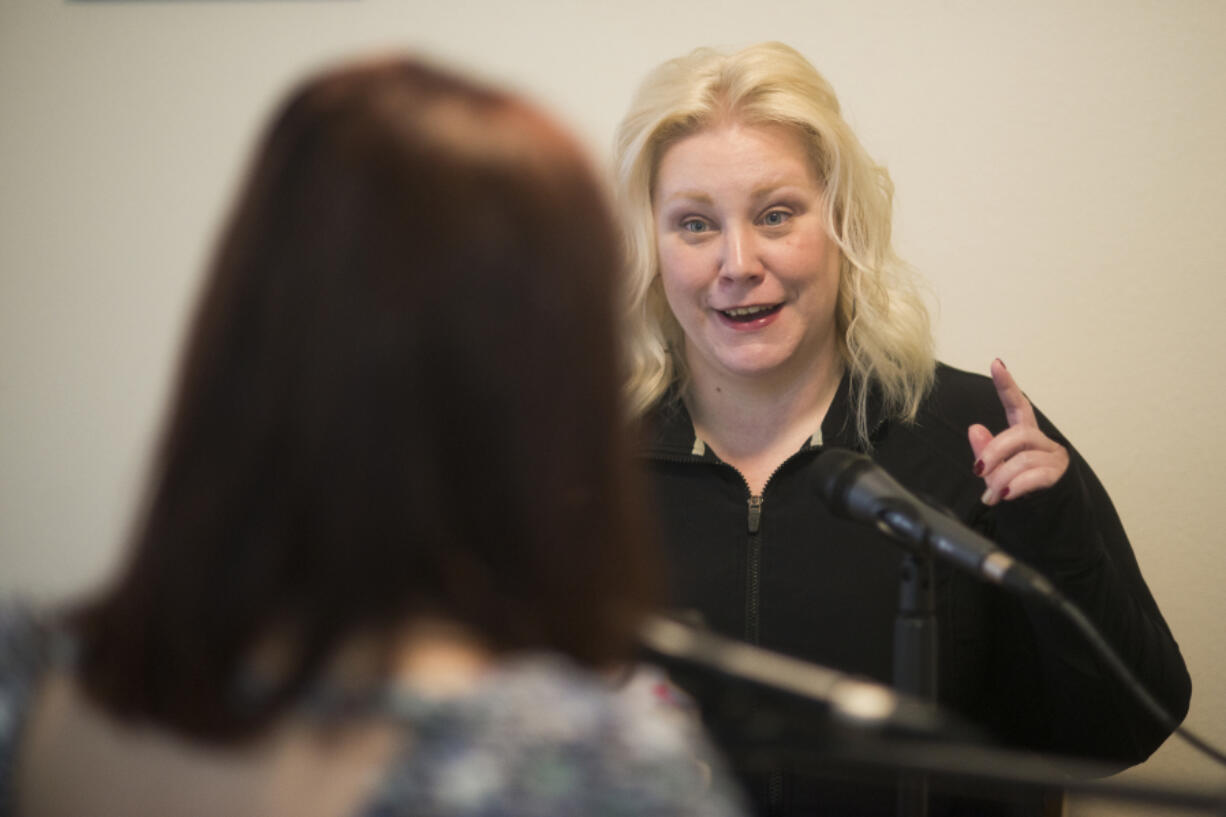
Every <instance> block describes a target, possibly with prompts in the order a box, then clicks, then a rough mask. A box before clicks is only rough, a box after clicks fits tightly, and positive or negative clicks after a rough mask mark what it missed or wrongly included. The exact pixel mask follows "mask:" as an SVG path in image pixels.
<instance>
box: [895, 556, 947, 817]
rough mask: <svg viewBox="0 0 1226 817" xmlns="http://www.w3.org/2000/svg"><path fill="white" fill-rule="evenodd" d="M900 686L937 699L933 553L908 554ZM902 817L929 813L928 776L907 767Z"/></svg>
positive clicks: (901, 787) (899, 639)
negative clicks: (930, 554) (931, 554)
mask: <svg viewBox="0 0 1226 817" xmlns="http://www.w3.org/2000/svg"><path fill="white" fill-rule="evenodd" d="M894 688H895V689H897V690H898V691H899V692H901V693H904V694H907V695H911V696H913V697H915V698H917V699H919V700H921V701H925V702H927V703H929V704H930V705H931V706H932V707H933V709H934V711H935V708H936V700H937V619H936V603H935V597H934V594H933V578H932V557H931V556H929V555H928V554H927V553H924V554H916V553H915V552H908V553H907V554H906V556H905V557H904V558H903V561H902V566H901V569H900V571H899V586H898V616H897V618H896V619H895V620H894ZM898 817H928V775H927V774H925V773H924V772H922V771H903V772H901V773H900V774H899V779H898Z"/></svg>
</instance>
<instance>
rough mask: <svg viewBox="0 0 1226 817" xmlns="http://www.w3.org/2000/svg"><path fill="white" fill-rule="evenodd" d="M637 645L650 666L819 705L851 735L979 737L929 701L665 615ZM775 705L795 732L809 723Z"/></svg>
mask: <svg viewBox="0 0 1226 817" xmlns="http://www.w3.org/2000/svg"><path fill="white" fill-rule="evenodd" d="M639 644H640V646H641V647H642V648H643V649H644V650H645V651H646V653H647V656H648V657H649V658H650V660H651V661H652V662H653V663H656V664H659V665H660V666H662V667H663V668H664V669H666V670H668V671H670V673H671V672H672V671H673V670H674V669H676V668H678V667H685V668H690V669H693V670H699V671H701V672H704V673H710V674H714V675H715V676H717V677H719V678H722V679H725V681H732V682H744V683H748V684H752V685H754V686H756V687H758V688H760V689H763V690H767V691H773V692H776V693H783V694H786V695H789V696H792V698H794V699H795V700H797V701H802V702H806V703H807V704H809V705H810V706H812V705H818V706H820V707H823V708H824V709H825V711H826V713H827V714H828V715H829V716H830V717H831V718H832V719H833V722H834V723H836V724H839V725H842V726H845V727H851V728H853V729H855V730H866V731H883V732H893V733H896V734H899V735H904V734H905V735H911V736H924V737H929V738H937V737H941V738H960V739H964V740H971V739H978V738H979V734H978V731H977V730H975V729H974V728H972V727H971V726H969V725H968V724H966V723H965V722H963V721H961V720H960V719H959V718H957V717H955V716H954V715H952V714H951V713H949V712H946V711H943V710H938V709H937V708H936V707H934V706H932V704H931V703H930V702H929V701H925V700H923V699H920V698H916V697H913V696H910V695H905V694H902V693H899V692H896V691H895V690H893V689H891V688H890V687H888V686H885V685H883V684H879V683H876V682H875V681H871V680H869V679H867V678H862V677H858V676H855V675H849V674H847V673H844V672H839V671H837V670H833V669H829V668H827V667H824V666H821V665H819V664H811V663H809V662H806V661H802V660H800V659H798V658H792V657H791V656H788V655H784V654H783V653H779V652H774V651H771V650H766V649H763V648H761V647H757V646H754V645H752V644H747V643H745V642H743V641H737V640H734V639H730V638H725V637H723V636H720V635H716V634H715V633H713V632H711V631H709V630H705V629H701V628H698V627H692V626H690V625H688V624H683V623H682V622H680V621H676V620H674V619H671V618H667V617H664V616H651V617H649V619H648V620H647V622H646V623H645V624H644V626H643V627H642V629H641V630H640V632H639ZM769 706H770V705H769V704H768V703H767V701H766V700H759V701H758V706H757V709H758V710H761V709H763V708H769ZM776 706H777V707H779V708H777V709H776V711H777V712H780V713H784V714H783V717H781V718H780V719H779V720H780V721H781V722H784V723H788V724H791V725H792V726H793V727H794V726H796V725H798V724H801V723H805V722H809V721H811V720H812V718H811V714H812V713H811V712H807V711H802V710H792V711H789V710H788V709H787V708H786V707H782V706H781V705H779V704H777V705H776ZM755 714H757V713H755ZM754 731H755V732H760V731H761V730H754Z"/></svg>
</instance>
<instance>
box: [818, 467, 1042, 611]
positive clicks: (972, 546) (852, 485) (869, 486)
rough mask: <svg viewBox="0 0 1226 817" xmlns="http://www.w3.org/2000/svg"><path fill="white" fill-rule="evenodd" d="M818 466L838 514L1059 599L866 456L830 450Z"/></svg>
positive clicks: (825, 494) (998, 580)
mask: <svg viewBox="0 0 1226 817" xmlns="http://www.w3.org/2000/svg"><path fill="white" fill-rule="evenodd" d="M814 468H815V469H816V478H817V488H818V492H819V494H820V495H821V497H822V500H823V501H824V502H825V503H826V506H827V507H828V508H829V509H830V510H831V511H832V512H833V513H835V514H836V515H838V516H841V517H843V518H845V519H851V520H853V521H856V522H863V523H866V524H869V525H873V526H875V527H877V528H878V529H879V530H881V531H882V532H883V533H885V534H886V535H888V536H890V537H891V538H893V539H895V540H897V541H898V542H900V543H902V544H903V545H904V546H906V547H907V548H909V549H910V550H912V551H913V552H915V553H918V554H920V555H923V554H927V553H934V554H936V555H937V556H939V557H940V558H942V559H945V560H946V561H949V562H951V563H953V564H954V565H955V566H957V567H960V568H962V569H963V570H966V571H969V572H970V573H973V574H975V575H977V576H979V577H981V578H983V579H986V580H987V581H990V582H992V583H994V584H999V585H1003V586H1005V587H1008V588H1011V589H1013V590H1016V591H1019V592H1021V593H1025V594H1032V595H1038V596H1042V597H1044V598H1046V599H1049V600H1050V599H1052V598H1054V597H1057V596H1058V594H1057V592H1056V589H1055V587H1053V586H1052V584H1051V582H1049V581H1048V580H1047V579H1046V578H1045V577H1044V576H1043V575H1042V574H1041V573H1039V572H1038V571H1037V570H1034V569H1033V568H1031V567H1030V566H1028V565H1026V564H1023V563H1022V562H1019V561H1017V560H1016V559H1014V558H1013V557H1012V556H1010V555H1009V554H1007V553H1005V552H1004V551H1003V550H1001V549H1000V548H999V547H997V546H996V544H995V543H994V542H993V541H992V540H990V539H988V538H987V537H985V536H983V535H982V534H979V533H977V532H976V531H974V530H972V529H971V528H969V527H967V526H966V525H964V524H963V523H962V522H960V521H959V520H957V519H955V518H954V517H952V516H950V515H949V514H946V513H943V512H941V511H938V510H937V509H936V508H933V507H931V506H930V505H928V504H926V503H925V502H923V501H922V500H920V499H919V497H917V496H915V495H914V494H912V493H911V492H910V491H908V490H907V489H906V488H904V487H903V486H902V485H900V484H899V483H898V482H897V481H896V480H895V479H894V478H893V477H891V476H890V475H889V474H888V473H887V472H886V471H885V469H883V468H882V467H881V466H879V465H877V464H876V463H875V462H873V461H872V460H871V459H869V458H868V457H866V456H864V455H863V454H857V453H855V452H854V451H848V450H846V449H841V448H831V449H828V450H826V451H824V452H822V453H821V454H820V455H818V458H817V461H816V462H815V463H814Z"/></svg>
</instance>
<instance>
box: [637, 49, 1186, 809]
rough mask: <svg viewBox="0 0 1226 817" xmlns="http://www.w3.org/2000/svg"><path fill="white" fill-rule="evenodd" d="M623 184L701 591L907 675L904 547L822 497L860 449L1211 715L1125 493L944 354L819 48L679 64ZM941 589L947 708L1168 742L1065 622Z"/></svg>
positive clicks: (642, 365)
mask: <svg viewBox="0 0 1226 817" xmlns="http://www.w3.org/2000/svg"><path fill="white" fill-rule="evenodd" d="M616 173H617V179H618V186H619V193H620V198H621V207H622V217H623V219H624V230H625V234H626V238H627V242H626V243H627V247H628V259H629V260H628V264H629V284H630V311H629V320H630V334H629V355H630V360H631V372H630V378H629V381H628V399H629V401H630V404H631V406H632V408H633V410H634V412H635V413H636V415H638V416H641V417H642V418H643V420H644V424H645V427H646V429H647V433H648V442H647V445H646V449H645V452H644V457H645V460H646V463H647V467H648V470H649V472H650V475H651V477H652V480H653V490H654V495H655V500H656V504H657V507H658V510H659V517H660V524H661V528H662V531H663V533H664V538H665V541H666V543H667V546H668V552H669V556H670V558H671V573H670V575H671V580H672V585H673V586H672V594H673V595H672V602H673V604H674V605H675V606H677V607H678V608H682V609H685V610H689V611H691V612H696V613H697V614H698V615H699V616H701V618H702V619H703V620H704V621H705V622H706V624H707V625H708V626H710V627H711V628H713V629H715V630H717V631H719V632H721V633H723V634H726V635H731V636H735V637H738V638H743V639H746V640H748V641H751V642H754V643H757V644H761V645H762V646H765V647H768V648H771V649H775V650H779V651H782V652H785V653H788V654H791V655H795V656H798V657H801V658H804V659H807V660H810V661H814V662H818V663H821V664H826V665H830V666H833V667H836V668H839V669H843V670H848V671H852V672H857V673H863V674H866V675H869V676H872V677H875V678H878V679H880V680H885V681H888V680H889V679H890V677H891V661H892V659H891V650H892V632H893V627H894V620H895V613H896V609H897V594H898V587H899V582H898V569H899V561H900V555H899V553H898V551H897V550H895V549H894V548H893V547H892V546H891V545H890V544H888V543H887V542H886V541H885V540H884V539H883V538H882V537H881V536H880V535H879V534H877V533H876V532H875V531H872V530H870V529H867V528H864V527H860V526H853V525H852V524H850V523H846V522H843V521H841V520H838V519H836V518H834V517H833V516H832V515H831V514H830V512H829V511H828V510H827V509H826V508H824V507H823V505H822V503H821V501H820V500H819V499H818V496H817V493H816V491H815V490H814V489H813V487H812V484H811V479H812V476H811V472H812V465H813V462H814V460H815V459H816V458H817V456H818V454H819V453H820V452H821V451H822V450H823V449H824V448H827V447H832V446H837V447H845V448H852V449H856V450H859V451H862V452H866V453H868V454H870V455H871V456H872V457H873V458H874V459H875V460H876V461H877V463H878V464H880V465H881V466H883V467H884V468H885V469H886V470H887V471H889V472H891V473H892V474H893V475H894V476H895V477H896V478H897V479H899V480H900V481H901V482H902V483H904V484H905V485H906V486H908V487H910V488H911V489H913V490H915V491H918V492H921V493H923V494H926V495H927V496H928V497H930V498H932V499H933V500H934V501H936V502H938V503H940V504H942V505H944V506H946V507H947V508H949V509H950V510H951V511H952V512H953V513H954V514H956V515H957V516H958V517H959V518H961V519H962V520H964V521H965V522H967V523H968V524H970V525H972V526H974V527H975V528H977V529H979V530H981V531H983V532H984V533H986V534H987V535H988V536H990V537H992V538H993V539H995V540H996V541H997V542H999V543H1000V544H1001V545H1002V546H1003V547H1005V548H1006V549H1007V550H1009V551H1010V552H1012V553H1014V554H1015V555H1017V556H1018V557H1020V558H1023V559H1024V560H1026V561H1027V562H1029V563H1030V564H1032V565H1033V566H1035V567H1036V568H1038V569H1039V570H1040V571H1041V572H1043V573H1045V574H1046V575H1047V576H1049V577H1050V578H1052V579H1053V581H1055V583H1056V584H1057V585H1058V586H1059V587H1060V588H1061V589H1062V590H1063V591H1064V592H1065V593H1066V594H1067V595H1069V596H1070V597H1072V598H1073V599H1074V600H1075V601H1076V602H1077V603H1078V604H1079V605H1080V606H1081V607H1082V608H1083V609H1085V610H1086V611H1087V612H1088V613H1089V614H1090V615H1091V617H1092V618H1093V619H1094V621H1095V623H1096V624H1097V625H1098V626H1099V628H1101V630H1102V631H1103V632H1104V633H1105V634H1106V635H1107V637H1108V639H1109V640H1110V641H1111V642H1112V643H1113V644H1114V645H1115V647H1116V648H1117V649H1118V650H1119V651H1120V652H1121V653H1122V654H1123V656H1124V657H1125V660H1126V661H1128V663H1129V664H1130V665H1131V666H1132V667H1133V669H1134V670H1135V672H1136V673H1137V674H1138V675H1139V677H1140V678H1141V679H1142V680H1143V682H1144V683H1145V684H1146V685H1147V686H1148V687H1149V688H1150V689H1151V690H1153V691H1154V692H1155V693H1156V694H1157V695H1158V697H1159V698H1160V700H1162V701H1163V702H1164V703H1165V704H1166V705H1167V706H1168V707H1169V709H1170V710H1171V711H1172V712H1174V713H1176V714H1177V715H1179V716H1181V715H1182V714H1183V713H1184V712H1186V708H1187V703H1188V698H1189V695H1190V682H1189V679H1188V675H1187V672H1186V669H1185V668H1184V664H1183V661H1182V658H1181V656H1180V654H1179V649H1178V647H1177V645H1176V644H1175V641H1174V640H1173V638H1172V636H1171V633H1170V631H1169V629H1168V628H1167V626H1166V624H1165V622H1164V621H1163V619H1162V616H1161V614H1160V612H1159V611H1158V608H1157V606H1156V605H1155V603H1154V600H1153V598H1152V596H1151V595H1150V593H1149V591H1148V589H1147V588H1146V586H1145V583H1144V581H1143V580H1142V577H1141V575H1140V573H1139V571H1138V569H1137V565H1136V561H1135V559H1134V557H1133V554H1132V550H1131V546H1130V545H1129V542H1128V539H1127V537H1126V536H1125V534H1124V531H1123V529H1122V527H1121V525H1120V521H1119V518H1118V516H1117V515H1116V513H1115V511H1114V509H1113V508H1112V505H1111V502H1110V500H1109V499H1108V497H1107V494H1106V493H1105V492H1104V490H1103V488H1102V486H1101V485H1100V484H1099V482H1098V480H1097V479H1096V478H1095V476H1094V474H1093V472H1092V471H1091V470H1090V468H1089V466H1088V465H1087V464H1086V463H1085V462H1084V460H1082V458H1081V457H1080V456H1079V455H1078V454H1077V452H1076V451H1075V450H1074V449H1073V448H1072V446H1071V445H1070V444H1069V443H1068V441H1067V440H1065V439H1064V438H1063V437H1062V436H1061V435H1060V433H1059V432H1058V431H1057V430H1056V429H1055V427H1054V426H1053V425H1052V424H1051V423H1050V422H1048V421H1047V419H1046V418H1045V417H1044V416H1043V415H1042V414H1040V413H1039V412H1037V411H1036V410H1035V409H1034V408H1033V407H1032V406H1031V405H1030V403H1029V401H1028V400H1027V398H1026V397H1025V396H1024V395H1023V393H1022V391H1021V390H1020V389H1019V387H1018V385H1017V383H1016V382H1015V381H1014V380H1013V378H1012V376H1011V375H1010V373H1009V371H1008V370H1007V368H1006V367H1005V365H1004V363H1002V362H1000V361H999V360H997V361H994V362H993V363H992V365H991V367H990V374H991V377H990V379H989V378H987V377H983V376H980V375H975V374H969V373H966V372H962V371H957V370H955V369H953V368H951V367H948V366H945V365H942V364H940V363H937V362H936V361H935V360H934V359H933V351H932V350H933V344H932V339H931V334H930V329H929V322H928V316H927V312H926V310H925V307H924V304H923V302H922V300H921V299H920V297H919V295H918V293H917V287H916V284H915V282H914V281H913V279H912V277H911V275H910V273H909V272H908V270H907V268H906V267H905V266H904V265H903V264H902V263H901V262H900V260H899V259H898V258H897V256H896V255H895V253H894V251H893V248H892V246H891V238H890V229H891V210H892V204H891V198H892V185H891V182H890V180H889V177H888V175H887V174H886V172H885V171H884V169H882V168H881V167H879V166H878V165H877V164H875V163H874V162H873V160H872V159H871V158H870V157H869V156H868V155H867V153H866V152H865V150H864V148H863V147H862V146H861V145H860V143H859V141H858V140H857V139H856V136H855V134H854V133H852V131H851V130H850V128H849V127H848V125H847V123H846V122H845V121H844V120H843V118H842V117H841V115H840V111H839V103H838V101H837V99H836V97H835V94H834V92H833V90H832V89H831V88H830V86H829V84H827V83H826V81H825V80H824V79H823V78H822V77H821V76H820V75H819V74H818V72H817V71H816V70H815V69H814V68H813V67H812V65H810V64H809V63H808V62H807V61H806V60H805V59H804V57H802V56H801V55H800V54H798V53H797V52H796V51H794V50H793V49H791V48H789V47H787V46H784V45H781V44H777V43H771V44H763V45H757V46H753V47H750V48H746V49H744V50H742V51H738V52H735V53H729V54H725V53H719V52H716V51H712V50H708V49H701V50H698V51H695V52H694V53H692V54H689V55H687V56H684V57H681V58H679V59H676V60H673V61H670V62H667V63H665V64H663V65H661V66H660V67H659V68H657V69H656V70H655V71H653V72H652V73H651V74H650V75H649V76H648V77H647V79H646V81H645V82H644V83H643V85H642V87H641V89H640V90H639V92H638V95H637V96H636V98H635V99H634V101H633V103H632V105H631V108H630V111H629V113H628V114H627V115H626V117H625V119H624V120H623V122H622V125H621V127H620V129H619V131H618V138H617V156H616ZM936 588H937V608H938V609H937V616H938V622H939V636H940V641H939V657H940V666H939V670H940V671H939V691H940V698H941V700H942V701H943V702H944V703H946V704H948V705H949V706H951V707H953V708H955V709H957V710H958V711H960V712H961V713H963V714H965V715H966V716H968V717H970V718H971V719H973V720H974V721H976V722H977V723H979V724H981V725H983V726H984V727H985V728H987V729H988V730H990V731H991V733H992V734H994V735H995V736H996V737H998V738H999V739H1000V740H1001V741H1003V742H1005V743H1007V744H1009V745H1012V746H1024V747H1030V748H1035V749H1039V750H1044V751H1050V752H1061V753H1071V754H1079V755H1087V756H1092V757H1095V758H1099V759H1106V760H1109V761H1113V762H1116V763H1118V764H1120V765H1126V764H1131V763H1136V762H1138V761H1140V760H1142V759H1144V758H1145V757H1146V756H1148V755H1149V754H1150V753H1151V752H1152V751H1153V750H1154V748H1156V747H1157V746H1158V745H1159V744H1160V743H1161V742H1162V740H1163V739H1164V738H1165V737H1166V730H1165V729H1164V728H1162V727H1160V726H1158V725H1156V724H1155V723H1154V722H1153V721H1152V720H1151V719H1150V717H1149V716H1148V715H1147V714H1145V713H1144V712H1143V711H1141V710H1140V709H1139V707H1138V705H1137V704H1136V702H1135V701H1133V700H1132V699H1131V698H1130V697H1129V695H1128V694H1127V693H1125V692H1124V691H1123V690H1122V688H1121V687H1120V686H1119V685H1118V684H1117V683H1116V682H1115V681H1114V680H1113V679H1112V678H1110V677H1108V675H1107V674H1106V673H1105V672H1104V671H1103V670H1102V669H1101V668H1100V667H1099V666H1098V665H1097V664H1096V663H1095V661H1093V660H1092V659H1090V658H1088V657H1086V655H1087V653H1086V650H1085V648H1084V647H1083V645H1082V643H1081V642H1080V641H1079V639H1078V638H1077V636H1076V635H1074V634H1073V633H1072V632H1071V631H1070V630H1069V629H1068V628H1066V627H1065V626H1064V625H1063V624H1061V623H1060V622H1058V621H1055V620H1053V619H1052V618H1050V617H1048V616H1046V615H1044V614H1043V613H1042V612H1040V611H1037V610H1034V609H1031V608H1030V607H1028V606H1026V605H1024V604H1021V603H1019V602H1018V601H1017V600H1016V599H1014V598H1011V597H1006V596H1005V595H1003V594H1001V593H998V592H996V591H995V590H994V589H989V588H987V587H984V586H982V585H980V584H978V583H977V582H976V581H975V580H973V579H971V578H969V577H966V576H964V575H962V574H958V573H952V572H950V571H949V570H948V569H946V568H944V567H942V566H938V568H937V582H936ZM700 697H701V696H700ZM711 717H713V718H714V720H715V722H716V725H717V726H719V725H720V724H719V720H720V717H719V715H718V714H712V715H711ZM725 726H728V725H727V724H725ZM732 748H733V749H735V747H732ZM751 784H752V785H753V787H754V792H755V797H756V798H757V800H758V805H759V806H760V807H761V808H762V810H763V811H764V812H765V813H789V814H790V813H797V814H799V813H812V812H814V811H822V810H830V809H835V813H840V814H850V813H861V811H860V809H866V810H867V812H866V813H873V809H874V808H875V806H874V805H873V804H874V803H876V804H878V805H879V806H880V807H882V808H885V809H887V813H888V809H889V808H892V803H893V801H892V800H890V799H889V798H888V797H883V798H882V799H879V800H874V797H875V796H876V794H875V793H873V792H868V791H865V790H861V789H857V788H842V787H839V786H837V785H835V784H833V783H831V782H829V781H827V782H824V783H816V782H813V781H806V780H803V779H800V778H798V777H794V776H790V775H782V774H768V775H765V776H763V777H762V778H761V779H756V778H751ZM1013 807H1015V808H1021V809H1022V810H1023V812H1025V811H1026V810H1027V809H1030V810H1038V809H1040V808H1042V805H1041V804H1040V803H1038V802H1029V803H1020V804H1014V806H1013ZM976 808H978V809H980V811H981V812H982V811H983V810H984V809H987V808H989V806H987V805H985V804H980V805H979V806H976ZM823 813H824V812H823ZM1011 813H1015V812H1011Z"/></svg>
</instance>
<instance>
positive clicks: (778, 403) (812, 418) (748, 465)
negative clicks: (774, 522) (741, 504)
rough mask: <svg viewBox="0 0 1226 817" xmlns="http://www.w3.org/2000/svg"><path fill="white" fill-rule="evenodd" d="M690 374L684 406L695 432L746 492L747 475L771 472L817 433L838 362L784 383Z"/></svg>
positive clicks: (752, 483)
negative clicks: (742, 480) (733, 469)
mask: <svg viewBox="0 0 1226 817" xmlns="http://www.w3.org/2000/svg"><path fill="white" fill-rule="evenodd" d="M691 371H692V377H691V381H690V387H689V389H688V390H687V392H686V405H687V407H688V408H689V410H690V416H691V417H692V418H693V421H694V430H695V432H696V433H697V434H698V436H699V437H700V438H701V439H702V440H703V441H704V442H706V443H707V444H709V445H710V446H711V447H712V448H714V450H715V452H716V453H717V454H719V456H720V457H721V458H722V459H724V460H726V461H728V462H730V463H732V464H733V465H735V466H737V467H738V468H739V469H740V470H741V471H742V473H743V474H745V475H746V478H747V481H748V482H749V483H750V487H751V489H752V488H754V487H755V480H754V479H752V478H750V477H749V474H748V472H749V471H753V472H755V473H760V472H763V471H765V472H767V473H769V472H770V471H773V470H774V468H775V467H777V466H778V465H779V464H780V463H782V462H783V460H784V459H786V458H787V457H788V456H790V455H791V454H792V453H793V452H795V451H796V450H798V449H799V448H800V446H801V445H802V444H803V443H804V441H805V440H806V439H808V438H809V437H811V436H812V435H813V433H814V432H816V431H817V430H818V429H819V428H821V424H822V420H823V419H824V418H825V416H826V412H827V410H828V409H829V408H830V404H831V403H832V402H833V401H834V395H835V393H836V392H837V391H838V387H839V381H840V380H841V379H842V376H843V366H842V361H841V360H840V359H839V358H838V357H837V356H831V358H830V359H827V360H822V361H817V362H816V363H815V365H813V366H810V367H809V369H808V370H807V371H806V372H804V373H803V375H802V376H800V377H792V378H790V379H788V380H787V381H785V382H779V381H772V380H769V379H763V378H738V377H730V376H719V375H717V374H714V373H712V372H710V371H709V370H706V371H704V370H702V369H691ZM755 492H756V491H755Z"/></svg>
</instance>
